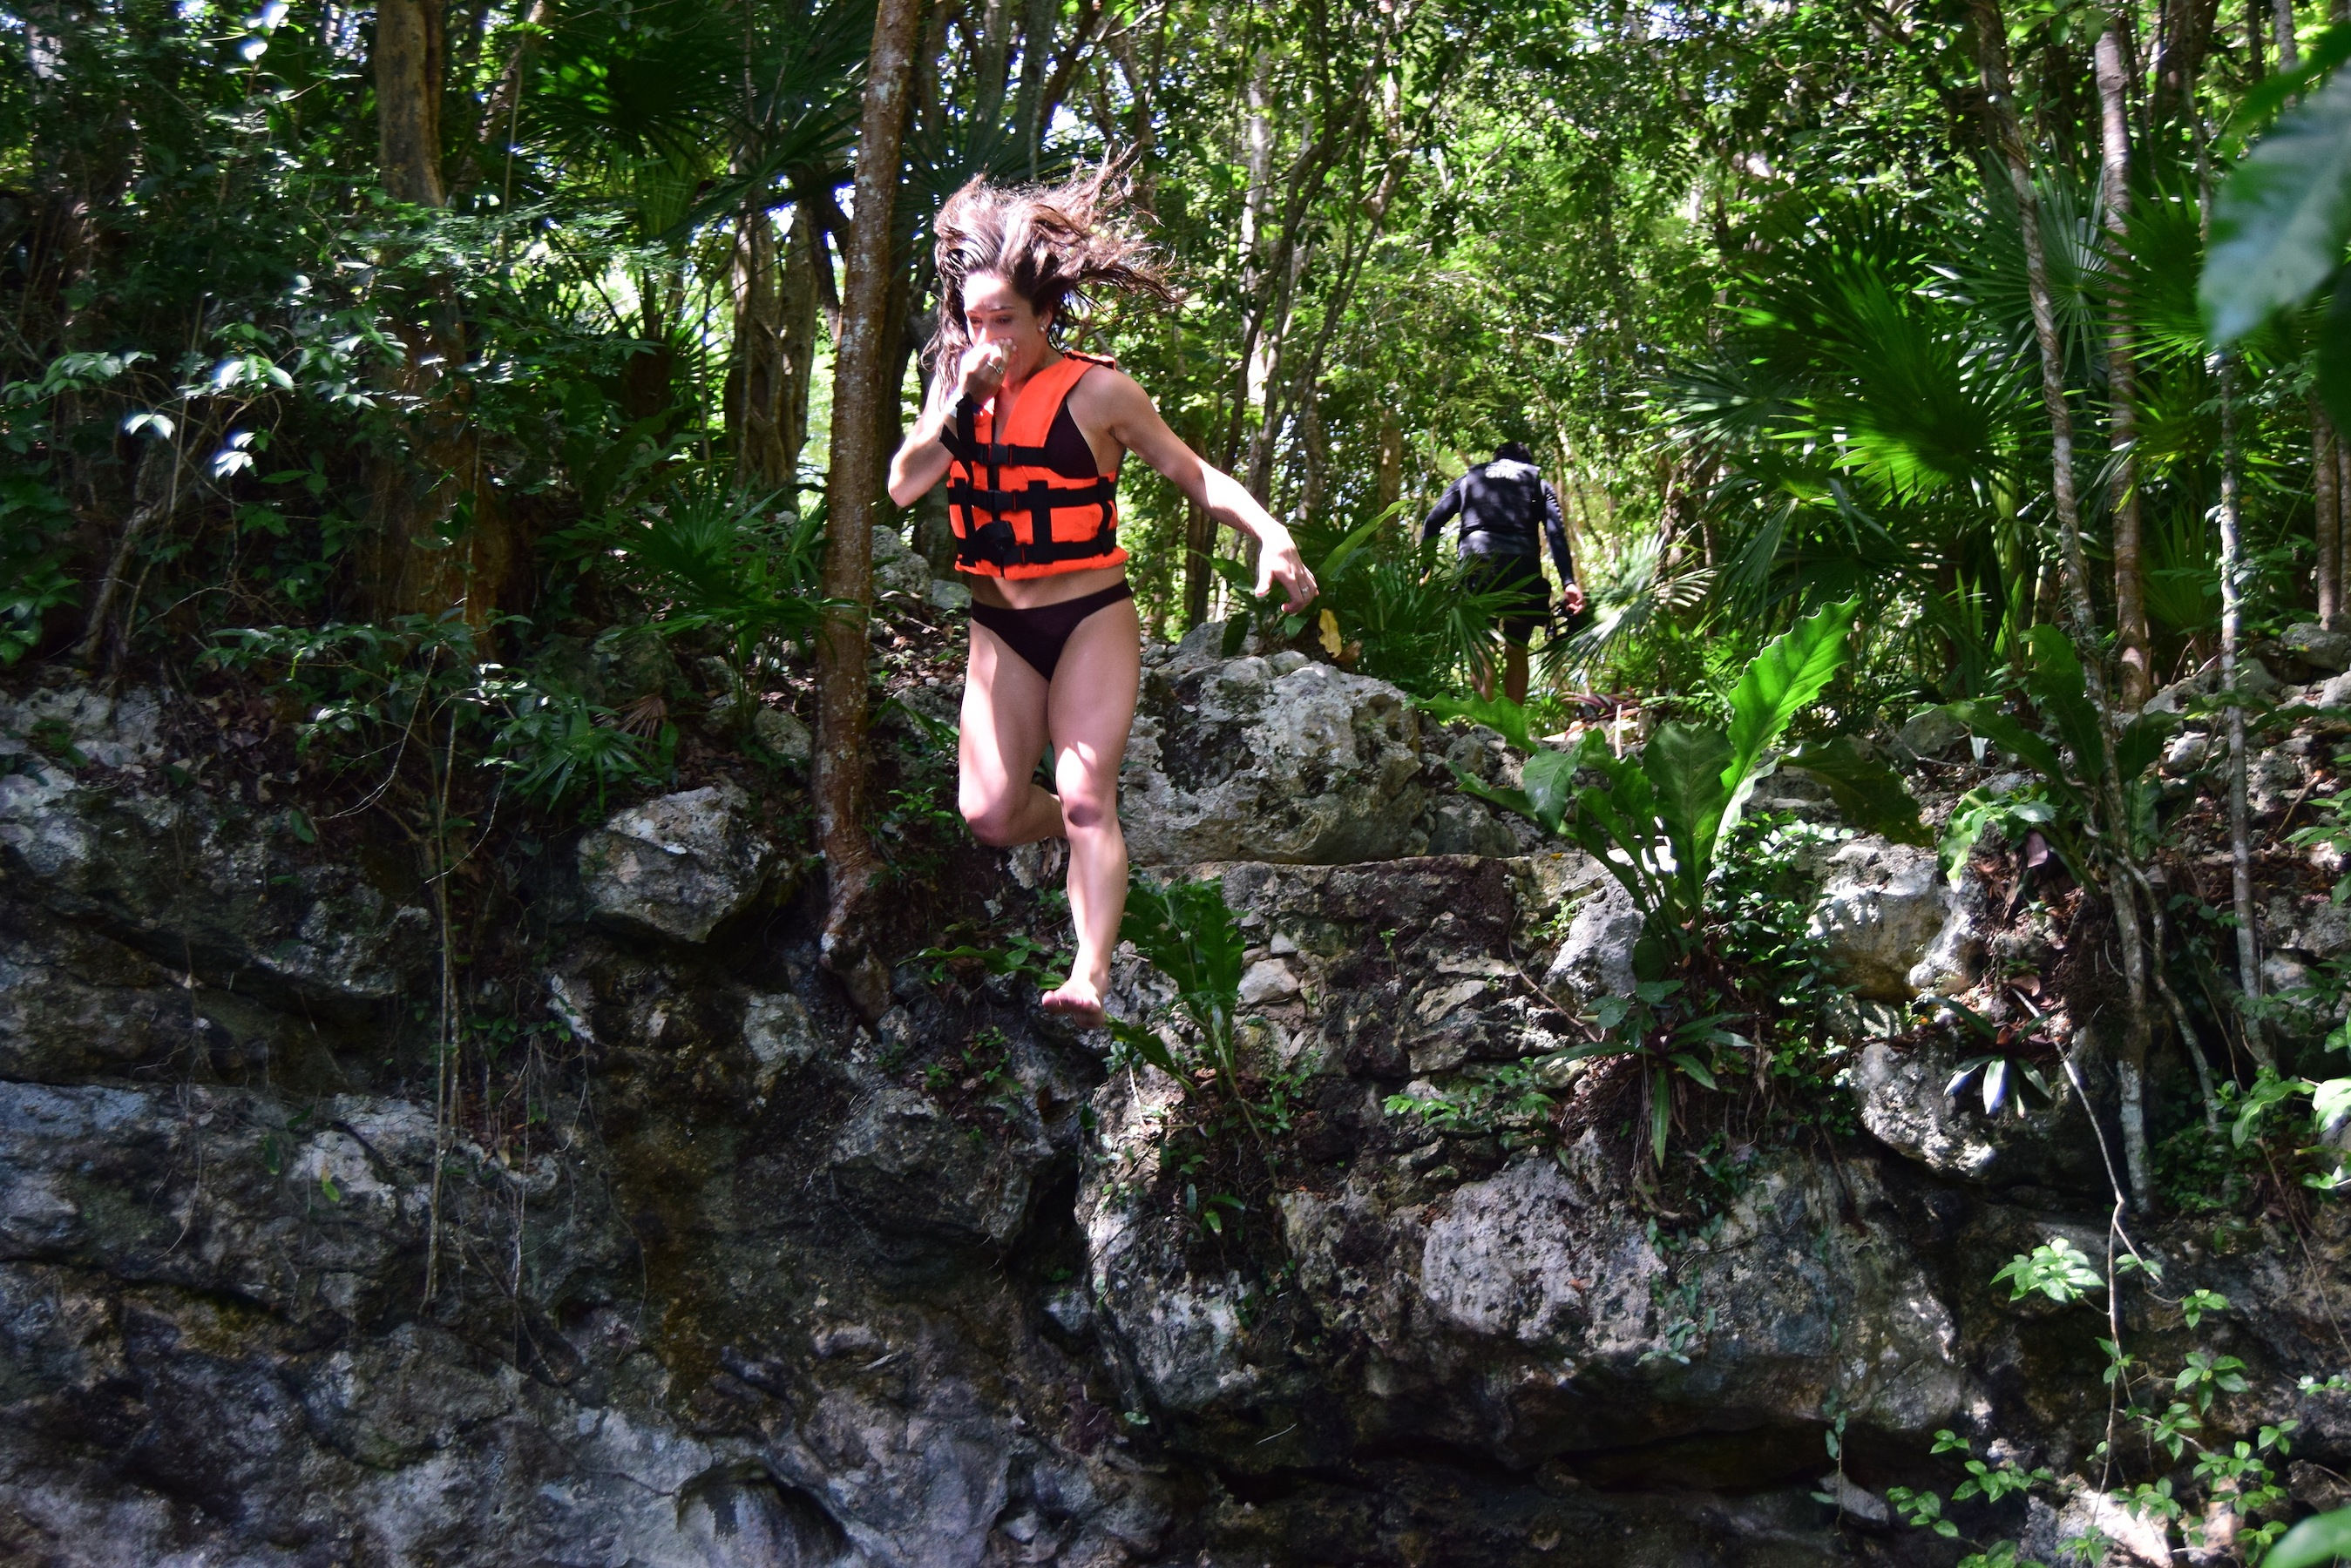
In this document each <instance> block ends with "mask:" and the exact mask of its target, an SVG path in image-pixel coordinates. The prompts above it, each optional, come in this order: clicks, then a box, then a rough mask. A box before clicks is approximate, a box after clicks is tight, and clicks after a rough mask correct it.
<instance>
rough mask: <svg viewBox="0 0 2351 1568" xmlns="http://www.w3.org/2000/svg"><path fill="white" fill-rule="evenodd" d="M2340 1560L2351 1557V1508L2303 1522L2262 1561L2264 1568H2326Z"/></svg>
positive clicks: (2337, 1510) (2286, 1533)
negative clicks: (2327, 1565)
mask: <svg viewBox="0 0 2351 1568" xmlns="http://www.w3.org/2000/svg"><path fill="white" fill-rule="evenodd" d="M2337 1557H2351V1508H2338V1509H2336V1510H2335V1511H2334V1512H2332V1513H2322V1514H2320V1515H2318V1516H2317V1517H2316V1518H2314V1519H2305V1520H2304V1521H2302V1522H2301V1523H2300V1524H2297V1525H2295V1526H2294V1528H2293V1529H2292V1530H2289V1531H2287V1532H2285V1538H2284V1539H2283V1540H2282V1541H2280V1542H2278V1543H2277V1544H2276V1545H2275V1546H2273V1547H2272V1548H2271V1549H2270V1554H2269V1555H2268V1556H2267V1557H2264V1558H2263V1559H2262V1563H2263V1565H2264V1568H2326V1564H2328V1563H2332V1562H2334V1561H2335V1559H2336V1558H2337Z"/></svg>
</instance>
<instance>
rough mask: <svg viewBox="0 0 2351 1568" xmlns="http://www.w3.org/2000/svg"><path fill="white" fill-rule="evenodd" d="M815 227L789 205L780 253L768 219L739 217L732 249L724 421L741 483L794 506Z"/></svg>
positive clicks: (811, 319) (810, 337)
mask: <svg viewBox="0 0 2351 1568" xmlns="http://www.w3.org/2000/svg"><path fill="white" fill-rule="evenodd" d="M815 250H816V232H815V227H814V225H813V224H812V223H810V221H809V215H808V209H807V207H806V206H805V205H802V206H799V207H796V208H794V209H793V212H792V222H791V228H790V231H789V235H788V236H787V238H786V240H785V244H784V249H783V253H782V254H781V255H780V256H779V255H778V254H777V251H776V233H775V223H774V220H773V219H771V218H770V217H769V216H768V213H766V212H765V211H755V212H752V213H746V214H745V215H744V219H743V223H742V225H741V228H740V229H739V231H738V232H737V241H736V249H735V282H736V306H735V334H736V340H737V344H738V346H739V347H740V349H741V353H740V355H739V357H738V358H737V361H736V363H735V365H734V367H733V368H732V369H731V370H730V371H729V373H728V377H727V388H726V390H727V424H728V427H729V429H730V430H731V431H733V432H734V437H735V454H736V455H735V462H736V469H737V474H738V476H739V477H740V479H741V482H742V483H744V484H746V485H748V486H752V487H754V488H758V489H762V490H780V491H784V492H786V493H787V502H788V504H789V505H790V506H791V507H792V508H793V509H794V510H797V509H798V507H799V501H798V499H797V495H798V489H799V464H800V448H801V447H803V446H805V445H806V444H807V443H808V413H809V373H810V369H813V367H814V364H815V360H816V315H817V312H816V294H817V286H816V256H815Z"/></svg>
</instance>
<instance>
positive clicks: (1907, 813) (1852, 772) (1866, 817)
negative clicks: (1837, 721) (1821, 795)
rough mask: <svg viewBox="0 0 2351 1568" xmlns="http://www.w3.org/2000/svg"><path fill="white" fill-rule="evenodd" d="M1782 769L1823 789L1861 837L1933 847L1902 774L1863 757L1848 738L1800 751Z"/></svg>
mask: <svg viewBox="0 0 2351 1568" xmlns="http://www.w3.org/2000/svg"><path fill="white" fill-rule="evenodd" d="M1784 765H1785V766H1788V767H1792V768H1795V769H1799V770H1801V771H1802V772H1804V773H1807V774H1811V775H1812V776H1813V777H1814V778H1816V779H1818V780H1820V781H1821V783H1822V784H1825V785H1827V786H1828V792H1829V795H1830V797H1831V798H1832V799H1834V801H1835V802H1836V807H1837V811H1838V813H1839V814H1840V815H1843V816H1844V819H1845V821H1847V822H1848V823H1851V824H1852V825H1853V826H1855V827H1857V828H1859V829H1860V830H1861V831H1863V832H1864V833H1882V834H1884V835H1885V836H1886V837H1888V838H1890V839H1892V840H1893V841H1894V842H1895V843H1896V844H1922V845H1923V844H1928V843H1931V842H1933V839H1934V835H1933V834H1931V833H1930V832H1928V828H1927V825H1926V824H1925V823H1923V822H1921V821H1919V820H1918V803H1917V801H1915V800H1913V799H1912V798H1911V797H1910V790H1909V786H1908V785H1907V784H1904V783H1903V782H1902V775H1901V774H1898V773H1896V772H1895V771H1894V769H1893V768H1891V767H1889V766H1888V765H1887V764H1886V763H1883V762H1881V761H1879V760H1878V759H1877V758H1876V757H1873V756H1871V755H1869V754H1868V753H1865V752H1864V751H1863V750H1862V749H1861V747H1860V746H1859V745H1858V744H1857V743H1856V742H1855V741H1854V739H1853V737H1852V736H1850V735H1839V736H1838V737H1837V738H1836V739H1834V740H1833V741H1828V742H1821V743H1818V744H1814V745H1810V746H1805V747H1802V748H1801V749H1800V750H1798V751H1796V752H1794V753H1792V754H1791V755H1790V756H1789V757H1788V758H1787V759H1786V762H1785V763H1784Z"/></svg>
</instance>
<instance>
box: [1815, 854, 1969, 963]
mask: <svg viewBox="0 0 2351 1568" xmlns="http://www.w3.org/2000/svg"><path fill="white" fill-rule="evenodd" d="M1950 908H1951V895H1950V889H1949V888H1948V887H1946V886H1945V884H1944V881H1943V876H1942V869H1941V867H1940V865H1939V864H1938V861H1937V860H1936V858H1935V852H1934V851H1933V850H1931V849H1923V848H1918V847H1917V846H1911V845H1907V844H1894V843H1891V842H1889V841H1887V840H1886V839H1884V838H1880V837H1878V836H1875V835H1866V836H1863V837H1860V838H1856V839H1854V840H1853V841H1852V842H1850V843H1848V844H1846V845H1844V846H1843V847H1841V848H1839V849H1838V850H1837V851H1836V853H1835V854H1834V855H1832V856H1831V857H1829V861H1828V867H1827V874H1826V876H1825V877H1823V880H1822V883H1821V891H1820V896H1819V898H1817V899H1816V900H1815V901H1814V903H1813V914H1812V931H1813V935H1814V936H1817V937H1820V938H1822V939H1823V940H1824V941H1825V942H1826V943H1827V947H1828V958H1829V961H1830V962H1831V963H1832V964H1833V965H1834V967H1835V969H1836V970H1837V971H1838V972H1839V973H1840V974H1841V975H1842V976H1843V977H1844V980H1845V981H1846V982H1847V983H1848V984H1850V985H1852V986H1853V987H1854V988H1855V992H1857V993H1858V994H1860V995H1861V996H1864V997H1867V998H1870V999H1872V1000H1874V1001H1879V1002H1902V1001H1907V999H1908V998H1909V996H1910V994H1911V982H1910V972H1911V971H1912V970H1913V969H1914V968H1916V967H1917V965H1918V964H1919V962H1920V961H1922V960H1924V959H1925V958H1926V957H1927V954H1928V949H1929V948H1930V947H1932V946H1933V945H1934V943H1935V940H1936V938H1937V936H1938V934H1939V933H1940V932H1941V931H1942V929H1943V927H1944V924H1945V921H1946V920H1947V919H1949V915H1950Z"/></svg>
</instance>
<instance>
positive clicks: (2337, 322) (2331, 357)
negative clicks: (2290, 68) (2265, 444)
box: [2311, 27, 2351, 429]
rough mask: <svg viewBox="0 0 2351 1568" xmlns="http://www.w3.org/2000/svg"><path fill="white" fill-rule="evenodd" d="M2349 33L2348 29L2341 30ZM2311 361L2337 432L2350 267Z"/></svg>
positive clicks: (2350, 383) (2346, 378)
mask: <svg viewBox="0 0 2351 1568" xmlns="http://www.w3.org/2000/svg"><path fill="white" fill-rule="evenodd" d="M2343 30H2344V31H2346V32H2351V27H2346V28H2345V29H2343ZM2312 350H2313V351H2312V355H2311V358H2313V359H2314V360H2315V361H2316V362H2317V369H2318V376H2317V382H2318V400H2319V401H2320V402H2322V403H2324V404H2325V405H2326V412H2327V414H2328V416H2329V417H2331V418H2332V419H2333V420H2334V421H2335V427H2336V428H2337V429H2343V428H2346V427H2345V426H2344V424H2343V421H2345V420H2351V267H2346V268H2345V269H2344V270H2343V271H2341V272H2338V273H2336V274H2335V296H2334V297H2333V298H2332V299H2330V300H2328V301H2327V303H2326V314H2325V316H2324V317H2320V318H2319V323H2318V333H2317V341H2316V342H2315V343H2314V344H2313V345H2312Z"/></svg>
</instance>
